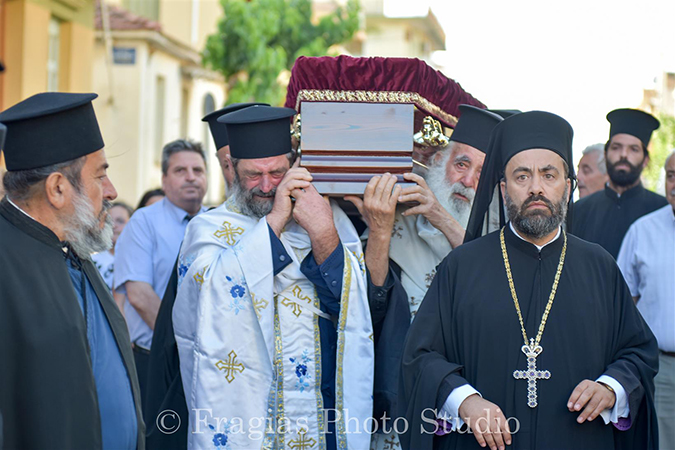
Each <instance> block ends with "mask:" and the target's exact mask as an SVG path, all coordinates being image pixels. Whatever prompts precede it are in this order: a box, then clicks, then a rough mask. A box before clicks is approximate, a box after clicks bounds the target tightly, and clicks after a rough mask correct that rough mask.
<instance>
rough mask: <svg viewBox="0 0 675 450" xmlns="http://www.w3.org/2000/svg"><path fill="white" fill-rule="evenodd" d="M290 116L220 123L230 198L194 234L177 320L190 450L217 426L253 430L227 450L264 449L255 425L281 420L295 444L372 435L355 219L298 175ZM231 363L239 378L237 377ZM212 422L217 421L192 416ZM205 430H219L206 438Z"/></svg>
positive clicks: (184, 253)
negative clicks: (297, 439)
mask: <svg viewBox="0 0 675 450" xmlns="http://www.w3.org/2000/svg"><path fill="white" fill-rule="evenodd" d="M294 115H295V110H293V109H290V108H276V107H270V106H264V105H253V106H250V107H247V108H243V109H241V110H239V111H235V112H231V113H228V114H225V115H224V116H222V117H220V118H218V119H217V121H218V122H219V123H224V124H225V125H226V126H227V134H228V138H229V145H230V155H229V156H228V157H227V158H228V165H229V166H231V167H232V169H233V170H234V174H235V177H234V179H233V192H232V195H230V197H229V198H228V200H227V201H226V202H225V203H224V204H223V205H221V206H219V207H218V208H215V209H213V210H211V211H208V212H206V213H204V214H201V215H199V216H197V217H195V218H194V219H193V220H192V221H191V222H190V224H189V225H188V227H187V230H186V234H185V240H184V242H183V246H182V247H181V250H180V256H179V262H178V264H179V277H178V280H177V284H178V293H177V296H176V301H175V304H174V307H173V317H172V318H173V329H174V334H175V337H176V343H177V345H178V354H179V357H180V370H181V375H182V380H183V386H184V389H185V399H186V402H187V411H189V412H190V418H189V427H190V431H189V432H188V436H187V445H188V448H207V447H209V446H213V442H214V440H213V439H214V433H219V434H222V435H223V436H225V435H226V434H227V431H228V430H226V429H224V427H223V426H222V425H220V424H219V422H220V423H222V421H216V420H217V419H216V418H224V417H228V418H229V417H237V418H243V419H242V422H244V425H243V427H244V430H243V432H242V433H230V434H229V435H228V436H227V437H226V439H227V442H228V445H231V446H232V447H233V448H258V447H260V446H261V445H263V446H264V442H262V440H261V439H263V437H260V433H259V432H252V431H250V430H249V428H247V427H251V428H253V431H256V430H258V431H259V427H258V428H256V427H257V426H256V425H255V422H256V420H250V421H249V420H248V418H255V419H258V418H260V417H278V415H279V414H283V416H284V419H285V423H288V424H289V425H288V426H289V427H290V430H288V434H287V435H288V436H296V435H298V434H300V435H302V437H303V439H304V440H305V441H306V442H309V441H310V440H313V441H314V442H322V441H323V442H325V444H326V445H325V446H326V448H328V449H335V448H337V446H338V439H340V440H342V439H343V438H344V434H342V435H341V436H342V437H340V435H338V433H339V430H338V427H337V426H336V423H338V422H340V421H343V422H342V424H343V425H344V420H345V419H344V418H345V416H348V417H349V418H350V419H352V418H356V419H357V420H359V422H360V423H363V422H361V421H363V420H367V418H369V417H370V416H371V414H372V400H371V395H372V384H373V379H372V377H373V348H372V341H371V340H370V337H369V336H370V335H371V333H372V325H371V323H370V318H369V314H368V300H367V294H366V277H365V273H364V271H363V269H362V265H361V264H362V261H363V251H362V248H361V241H360V239H359V236H358V234H357V232H356V230H355V229H354V226H353V225H352V223H351V221H350V220H349V218H348V217H347V215H346V214H345V213H344V212H343V211H342V210H341V209H340V208H339V207H338V206H337V204H336V203H335V202H329V201H327V200H326V199H325V198H323V197H322V196H321V195H320V194H319V193H318V191H317V190H316V188H314V186H313V185H312V184H311V181H312V175H311V174H310V173H309V172H308V171H307V169H305V168H301V167H299V161H295V162H294V154H293V152H292V149H291V136H290V118H291V117H292V116H294ZM338 333H339V334H338ZM338 339H339V341H338ZM270 352H271V353H270ZM228 358H229V360H230V361H232V362H233V363H234V364H235V365H237V367H240V366H239V364H241V367H242V369H241V370H240V371H239V370H238V371H235V372H231V371H229V370H228V369H227V365H228V363H227V362H226V360H227V359H228ZM194 361H203V362H204V364H202V363H201V362H200V363H199V364H193V362H194ZM239 361H242V362H241V363H240V362H239ZM271 362H272V363H271ZM282 373H286V374H290V375H291V376H282V375H281V374H282ZM319 374H320V377H319ZM339 374H345V377H349V382H345V383H341V382H340V380H341V378H340V377H339ZM273 380H274V381H273ZM319 380H320V381H319ZM270 386H272V391H270ZM270 398H272V399H285V400H284V401H285V404H284V402H282V401H272V402H271V403H270V402H269V399H270ZM291 405H292V406H291ZM207 410H208V414H207V416H208V417H207V416H204V415H203V414H201V415H197V414H200V413H199V411H207ZM324 414H325V422H324V420H323V419H321V417H324ZM308 418H309V419H308ZM204 419H207V420H208V421H209V422H211V423H213V425H212V426H213V427H214V428H215V427H216V426H217V427H219V429H217V430H213V432H209V431H208V429H205V427H206V426H205V425H204ZM298 420H300V422H298ZM303 421H304V422H305V425H304V426H301V427H300V428H298V426H299V424H300V423H302V422H303ZM272 428H273V429H272ZM282 428H285V426H284V427H271V429H270V431H269V434H268V433H265V434H266V436H264V439H265V440H269V442H274V441H277V442H278V441H279V440H281V439H283V438H284V437H283V436H284V435H285V434H286V433H285V432H283V430H282ZM342 429H344V428H342ZM205 431H206V432H205ZM256 436H258V437H256ZM369 437H370V436H369V435H368V434H367V433H363V434H361V435H356V434H350V435H349V437H348V438H349V441H350V445H349V446H350V447H352V446H353V447H354V448H367V447H368V445H369ZM286 439H290V438H288V437H287V438H286Z"/></svg>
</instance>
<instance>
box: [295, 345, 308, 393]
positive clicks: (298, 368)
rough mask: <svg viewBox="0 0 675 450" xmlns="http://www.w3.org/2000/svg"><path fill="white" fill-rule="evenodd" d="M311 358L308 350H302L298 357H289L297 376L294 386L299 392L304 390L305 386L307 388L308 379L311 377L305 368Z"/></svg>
mask: <svg viewBox="0 0 675 450" xmlns="http://www.w3.org/2000/svg"><path fill="white" fill-rule="evenodd" d="M311 360H312V358H310V357H309V351H308V350H306V349H305V350H304V351H303V352H302V356H301V357H300V358H290V361H291V362H292V363H293V364H295V376H296V377H298V381H297V382H296V383H295V388H296V389H298V390H299V391H300V392H304V391H305V388H309V380H311V379H312V375H310V374H309V373H307V372H308V370H307V364H308V363H309V362H310V361H311Z"/></svg>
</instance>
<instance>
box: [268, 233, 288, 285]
mask: <svg viewBox="0 0 675 450" xmlns="http://www.w3.org/2000/svg"><path fill="white" fill-rule="evenodd" d="M267 229H268V230H269V232H270V243H271V244H272V268H273V270H274V276H277V275H278V274H279V272H281V271H282V270H284V269H285V268H286V266H287V265H289V264H290V263H291V257H290V256H289V254H288V252H286V249H285V248H284V244H282V243H281V241H280V240H279V238H278V237H277V235H276V234H274V231H273V230H272V227H270V225H269V224H267Z"/></svg>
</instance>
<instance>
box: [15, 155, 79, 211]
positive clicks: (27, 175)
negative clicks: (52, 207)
mask: <svg viewBox="0 0 675 450" xmlns="http://www.w3.org/2000/svg"><path fill="white" fill-rule="evenodd" d="M85 159H86V156H81V157H79V158H76V159H71V160H70V161H66V162H62V163H57V164H52V165H50V166H45V167H38V168H37V169H27V170H8V171H7V173H5V176H4V178H3V179H2V184H3V186H4V187H5V192H6V194H7V196H8V197H9V198H10V199H11V200H15V201H18V202H25V201H27V200H29V199H30V198H31V197H32V196H33V195H34V194H35V188H36V187H37V186H38V185H40V184H41V183H44V181H45V180H46V179H47V177H49V175H51V174H52V173H55V172H59V173H61V174H63V176H65V177H66V179H67V180H68V182H69V183H70V184H71V185H72V186H73V188H74V189H75V191H77V192H80V190H81V188H82V179H81V177H80V174H81V172H82V167H84V162H85Z"/></svg>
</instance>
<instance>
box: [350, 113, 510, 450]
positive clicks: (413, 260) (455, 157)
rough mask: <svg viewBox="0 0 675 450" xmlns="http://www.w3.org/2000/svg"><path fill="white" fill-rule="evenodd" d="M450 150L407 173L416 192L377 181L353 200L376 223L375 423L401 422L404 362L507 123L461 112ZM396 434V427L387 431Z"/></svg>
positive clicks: (369, 250) (381, 439) (371, 238)
mask: <svg viewBox="0 0 675 450" xmlns="http://www.w3.org/2000/svg"><path fill="white" fill-rule="evenodd" d="M459 109H460V112H461V115H460V118H459V121H458V123H457V125H456V126H455V129H454V131H453V133H452V136H451V137H450V140H449V143H448V144H447V146H445V147H443V148H437V149H436V150H437V151H436V153H435V154H434V155H433V156H432V157H431V158H430V160H429V161H430V162H429V164H430V165H429V168H428V170H427V172H426V174H425V175H424V176H420V175H418V174H415V173H407V174H405V175H404V178H405V179H406V180H407V181H412V182H414V183H415V186H412V187H407V188H405V189H401V187H399V186H398V185H397V184H396V180H397V178H396V176H394V175H390V174H385V175H383V176H381V177H379V176H378V177H374V178H373V179H371V180H370V182H369V183H368V186H367V187H366V190H365V193H364V196H363V199H360V198H358V197H354V196H349V197H345V198H346V199H347V200H350V201H351V202H352V203H354V204H355V205H356V207H357V208H358V209H359V211H360V212H361V215H362V216H363V218H364V219H365V222H366V223H367V224H368V231H367V233H368V243H367V247H366V255H365V261H366V267H367V268H368V275H369V277H368V301H369V303H370V311H371V317H372V320H373V327H374V329H375V330H377V332H376V335H375V342H376V347H375V358H376V359H375V372H376V376H375V379H376V385H375V394H374V397H375V417H377V418H378V419H379V418H381V417H382V416H383V415H386V416H387V417H390V418H391V417H394V416H393V414H395V413H396V397H397V396H396V392H397V390H398V373H399V368H398V364H399V362H400V360H399V359H398V358H399V357H400V355H401V352H402V351H403V339H404V338H405V335H406V332H407V330H408V328H409V326H410V323H411V321H412V320H413V319H414V317H415V314H416V312H417V309H418V308H419V306H420V303H421V302H422V298H424V294H425V293H426V290H427V289H428V287H429V285H430V284H431V282H432V280H433V278H434V275H435V268H436V266H437V265H438V263H440V262H441V261H442V260H443V258H445V257H446V256H447V255H448V253H450V251H452V249H454V248H456V247H458V246H459V245H461V244H462V241H463V240H464V230H465V228H466V225H467V222H468V220H469V214H470V212H471V205H472V203H473V199H474V195H475V193H476V188H477V187H478V181H479V179H480V173H481V168H482V166H483V161H484V159H485V152H486V149H487V147H488V141H489V137H490V132H491V131H492V128H493V127H494V126H495V125H497V124H498V123H499V122H500V121H501V120H502V119H501V117H499V116H498V115H496V114H493V113H491V112H489V111H486V110H483V109H479V108H475V107H473V106H468V105H461V106H460V107H459ZM382 425H383V427H386V428H387V429H390V428H391V427H390V426H389V425H390V424H382ZM392 440H394V441H397V440H398V437H397V435H396V433H395V432H394V431H391V432H390V433H388V434H384V433H377V434H374V435H373V441H374V442H373V447H374V448H376V449H378V450H382V449H384V448H386V447H387V446H388V445H387V444H386V442H385V441H387V442H391V441H392Z"/></svg>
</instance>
